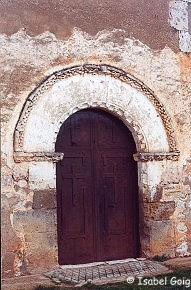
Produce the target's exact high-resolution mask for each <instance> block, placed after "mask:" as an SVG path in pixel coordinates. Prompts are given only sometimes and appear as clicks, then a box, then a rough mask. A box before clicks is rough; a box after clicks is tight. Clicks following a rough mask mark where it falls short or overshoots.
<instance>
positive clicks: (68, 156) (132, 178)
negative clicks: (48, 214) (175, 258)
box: [56, 109, 139, 264]
mask: <svg viewBox="0 0 191 290" xmlns="http://www.w3.org/2000/svg"><path fill="white" fill-rule="evenodd" d="M56 151H57V152H64V154H65V155H64V159H63V160H62V161H60V162H58V163H57V170H56V176H57V214H58V253H59V263H60V264H78V263H87V262H92V261H105V260H115V259H124V258H128V257H137V256H138V254H139V236H138V193H137V192H138V190H137V165H136V162H135V161H134V160H133V153H135V151H136V148H135V143H134V140H133V137H132V134H131V132H130V131H129V130H128V129H127V127H126V126H125V125H124V124H123V123H122V121H120V120H118V119H117V118H115V117H114V116H112V115H110V114H108V113H106V112H103V111H101V110H95V109H86V110H81V111H79V112H77V113H75V114H73V115H72V116H71V117H69V118H68V119H67V120H66V121H65V122H64V123H63V125H62V126H61V128H60V131H59V133H58V137H57V141H56Z"/></svg>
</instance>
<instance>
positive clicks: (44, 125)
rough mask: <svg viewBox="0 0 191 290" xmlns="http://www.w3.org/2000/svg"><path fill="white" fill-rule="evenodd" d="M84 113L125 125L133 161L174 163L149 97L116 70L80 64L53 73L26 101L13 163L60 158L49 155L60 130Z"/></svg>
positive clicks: (169, 132)
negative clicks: (105, 114) (102, 113)
mask: <svg viewBox="0 0 191 290" xmlns="http://www.w3.org/2000/svg"><path fill="white" fill-rule="evenodd" d="M88 107H97V108H101V109H103V110H107V111H109V112H110V113H112V114H114V115H116V116H118V117H119V118H120V119H121V120H122V121H123V122H124V123H125V124H126V126H127V127H128V128H129V129H130V130H131V131H132V134H133V136H134V139H135V142H136V146H137V151H138V154H137V156H136V158H137V159H138V160H142V161H147V160H153V159H155V160H162V159H165V158H167V159H173V158H174V159H177V158H178V155H179V152H178V150H177V146H176V140H175V136H174V131H173V128H172V125H171V120H170V118H169V116H168V115H167V113H166V111H165V108H164V106H163V105H162V104H161V103H160V101H159V100H158V99H157V97H156V96H155V95H154V93H153V92H152V91H151V90H150V89H149V88H147V87H146V86H145V85H144V84H143V83H142V82H140V81H139V80H137V79H136V78H135V77H133V76H131V75H129V74H128V73H126V72H125V71H123V70H121V69H118V68H115V67H113V66H110V65H106V64H104V65H95V64H86V65H82V66H74V67H70V68H66V69H63V70H61V71H57V72H55V73H53V74H52V75H50V76H49V77H47V79H46V80H44V81H43V82H42V83H41V84H40V85H39V86H38V87H37V88H36V89H35V90H34V91H33V92H32V93H31V94H30V95H29V96H28V98H27V100H26V102H25V104H24V107H23V110H22V112H21V115H20V117H19V120H18V122H17V125H16V128H15V132H14V156H15V160H16V161H21V160H22V158H23V159H26V160H27V159H28V160H30V159H34V158H37V159H38V158H40V159H42V158H45V159H46V158H47V159H48V158H50V159H51V158H55V159H57V158H58V159H59V158H62V156H60V157H59V156H55V155H54V154H53V152H54V150H55V141H56V137H57V133H58V131H59V128H60V126H61V124H62V123H63V122H64V121H65V120H66V119H67V118H68V117H69V116H70V115H71V114H73V113H74V112H76V111H78V110H81V109H84V108H88ZM51 154H52V155H51ZM53 155H54V156H53Z"/></svg>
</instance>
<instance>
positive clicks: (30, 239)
mask: <svg viewBox="0 0 191 290" xmlns="http://www.w3.org/2000/svg"><path fill="white" fill-rule="evenodd" d="M37 2H38V1H37ZM37 2H34V1H30V2H29V5H28V6H26V7H25V5H24V6H23V7H24V8H23V11H25V13H24V12H22V10H21V9H17V10H16V9H14V5H15V4H14V5H12V6H11V8H10V7H9V5H8V4H6V3H8V2H7V1H2V2H1V4H0V5H1V6H2V7H1V8H2V9H1V11H5V10H6V11H7V12H6V13H4V12H3V16H2V17H1V21H0V28H1V32H2V34H1V35H0V55H1V67H0V74H1V90H0V92H1V96H2V105H3V108H2V263H3V273H4V276H7V277H12V276H14V275H21V274H28V273H35V272H41V271H44V270H45V269H46V268H50V267H52V266H55V265H56V264H57V237H56V196H55V195H56V190H55V163H54V162H53V161H56V160H57V159H59V158H62V156H52V155H49V156H47V155H46V156H44V155H43V154H41V153H42V151H46V152H48V153H51V154H52V153H53V151H54V142H55V136H56V133H57V132H58V130H59V126H60V125H61V123H62V122H63V121H64V119H65V118H66V117H67V116H68V115H70V114H72V113H73V112H74V111H76V110H79V109H80V108H82V105H85V107H87V106H90V105H91V106H96V107H101V108H102V109H106V110H109V111H110V112H111V113H114V114H115V115H116V114H117V115H118V117H119V118H121V119H122V120H123V121H124V122H125V123H126V125H127V126H129V128H130V129H131V131H132V133H133V135H134V138H135V140H136V143H137V150H138V151H140V152H143V153H144V154H146V155H144V154H142V155H141V157H140V156H139V158H138V167H139V191H140V192H139V196H140V223H141V226H140V229H141V230H140V231H141V233H140V234H141V245H142V255H143V256H150V257H151V256H155V255H166V256H170V257H174V256H179V255H180V256H181V255H189V253H190V252H191V234H190V231H191V224H190V217H191V211H190V208H191V200H190V198H191V184H190V172H191V168H190V164H191V163H190V162H191V146H190V140H191V124H190V114H191V86H190V84H191V55H190V54H189V53H183V52H180V51H179V50H178V34H177V32H176V31H175V30H174V29H173V28H170V25H169V24H168V12H169V11H168V4H169V3H168V1H164V2H165V5H166V10H165V11H164V12H163V13H162V18H161V17H159V16H160V14H159V10H160V5H159V6H158V4H157V5H156V6H157V7H155V5H154V4H153V3H152V1H151V3H152V9H151V13H150V15H147V11H144V9H141V11H143V17H140V18H139V19H137V20H136V23H137V26H136V25H133V28H132V30H131V29H130V27H131V24H132V23H134V24H135V16H133V15H135V14H136V13H135V12H136V11H135V12H133V14H132V13H131V12H132V11H133V7H134V6H133V5H134V4H133V3H131V4H129V5H130V7H129V8H128V9H127V13H126V14H125V16H126V17H127V16H128V13H129V15H132V16H131V17H129V18H128V17H127V18H128V21H125V20H124V18H123V17H122V18H121V20H116V19H115V18H113V20H112V21H106V20H105V18H104V17H103V18H102V17H101V15H99V13H98V11H99V9H101V11H102V9H103V7H99V5H97V6H94V4H91V5H92V6H91V7H92V11H91V13H90V14H91V17H93V14H94V15H96V16H95V19H98V20H99V19H100V24H99V21H98V20H97V24H96V25H95V23H94V22H91V21H90V22H91V25H89V22H87V24H86V27H84V23H85V19H84V20H83V21H82V22H80V19H81V18H80V17H79V18H78V19H76V20H75V21H74V24H73V23H72V20H71V19H72V15H73V14H72V12H71V10H70V9H69V6H67V5H66V7H68V8H67V9H68V11H69V10H70V11H69V12H68V14H67V15H68V16H66V15H65V14H61V16H62V17H63V19H65V24H66V23H67V25H64V23H62V25H61V22H60V21H61V20H59V19H61V18H62V17H61V16H60V18H59V17H58V19H57V14H55V13H56V12H55V11H54V12H53V16H52V18H51V17H50V14H51V13H50V10H49V9H50V7H44V6H43V5H45V6H46V3H45V2H46V1H45V2H43V1H42V6H38V5H37ZM130 2H131V1H130ZM142 2H144V1H140V4H139V5H141V3H142ZM149 2H150V1H149ZM161 2H162V1H161ZM15 3H16V2H15ZM35 3H36V4H35ZM59 3H61V2H59ZM157 3H158V1H157ZM65 4H67V1H66V3H65ZM6 5H8V6H6ZM18 5H20V4H19V3H18ZM59 5H61V4H59ZM59 5H58V8H59ZM80 5H82V4H80ZM80 5H79V6H75V5H74V7H73V9H74V11H76V10H75V9H77V8H76V7H78V9H80V7H81V6H80ZM89 5H90V4H89ZM113 5H114V4H113ZM37 6H38V7H39V9H40V10H39V9H37V10H38V11H37V10H36V8H35V7H37ZM18 7H20V6H18ZM31 7H32V8H31ZM40 7H41V8H40ZM43 7H44V8H43ZM109 7H110V6H109ZM120 7H121V8H120ZM42 8H43V9H42ZM98 8H99V9H98ZM122 8H124V4H123V1H121V4H120V5H119V7H118V9H119V10H120V9H121V10H120V11H122V10H124V9H122ZM140 8H141V6H140ZM3 9H5V10H3ZM13 9H14V12H13V11H12V10H13ZM31 9H32V10H31ZM104 9H106V8H104ZM112 9H114V6H112V5H111V7H110V8H109V9H108V13H109V14H108V13H107V15H110V17H109V16H107V18H108V17H109V19H111V18H112V17H114V15H115V13H114V12H112V11H113V10H112ZM55 10H56V9H55ZM114 10H115V9H114ZM29 11H32V12H31V14H29ZM39 11H40V12H39ZM42 11H44V12H42ZM66 11H67V10H66ZM81 11H82V12H83V11H85V12H84V13H87V14H85V15H86V17H87V15H89V14H88V13H89V12H87V11H88V9H87V8H86V7H83V6H82V8H81ZM95 11H96V12H95ZM104 11H105V10H104ZM128 11H129V12H128ZM51 12H52V9H51ZM82 12H81V13H82ZM22 13H23V15H25V16H24V17H20V16H19V15H22ZM59 13H64V12H62V9H59ZM95 13H96V14H95ZM100 13H101V14H102V13H103V12H100ZM123 13H125V12H123ZM160 13H161V12H160ZM27 15H28V16H27ZM39 15H40V16H42V15H43V17H40V16H39ZM64 15H65V16H64ZM77 15H78V14H77ZM82 15H83V13H82ZM144 15H146V17H147V19H149V21H150V22H149V23H153V19H155V22H154V23H156V24H154V26H152V25H148V23H145V24H144V19H145V16H144ZM154 15H156V17H154ZM37 16H38V17H37ZM45 16H46V17H45ZM64 17H65V18H64ZM96 17H97V18H96ZM157 17H158V18H157ZM160 18H161V19H162V20H161V22H160V21H159V19H160ZM34 19H38V21H39V25H38V26H35V21H34ZM50 19H54V21H53V20H51V21H50ZM86 19H89V18H88V17H87V18H86ZM91 19H92V18H91ZM95 19H94V21H95ZM156 19H158V22H157V21H156ZM7 20H10V21H14V25H13V24H12V25H7V26H6V25H4V23H5V21H7ZM27 21H28V22H27ZM57 21H58V23H57ZM62 21H64V20H62ZM88 21H89V20H88ZM56 23H57V24H56ZM128 23H129V24H128ZM157 23H158V24H157ZM69 24H70V25H69ZM143 24H144V26H143ZM147 25H148V26H147ZM156 25H158V28H157V26H156ZM74 26H75V27H77V28H74ZM61 27H64V28H62V29H61ZM141 27H144V29H142V30H141ZM149 27H152V31H153V30H155V29H158V31H160V33H159V35H158V37H156V33H154V32H152V33H150V31H149ZM88 28H89V29H88ZM18 30H19V31H18ZM48 30H49V31H48ZM161 31H162V32H161ZM164 31H165V33H164ZM164 35H165V36H164ZM174 36H175V37H174ZM87 64H93V65H97V66H99V65H102V64H107V65H109V66H112V67H115V68H117V69H119V70H120V69H121V70H123V71H124V72H126V73H127V74H129V75H130V76H132V77H133V78H135V79H136V80H138V83H141V84H142V83H143V84H144V87H146V88H149V89H148V90H149V91H151V93H152V94H153V95H154V96H156V98H157V100H159V103H160V104H163V107H164V110H165V112H166V116H167V117H169V118H170V125H171V127H172V129H173V130H174V137H175V139H176V147H177V148H175V149H177V150H179V151H180V156H179V158H178V160H176V159H177V158H175V160H171V158H169V159H170V160H168V158H166V157H165V156H164V155H165V154H166V153H169V152H170V151H171V150H170V149H169V142H168V141H169V136H168V134H167V131H166V129H167V127H168V126H166V127H165V123H164V122H163V121H164V120H162V117H161V115H160V114H159V112H158V111H157V110H156V109H155V107H154V106H151V104H150V101H148V102H147V100H149V99H148V98H147V97H148V96H147V97H146V96H145V95H144V93H141V94H140V92H139V90H138V89H137V88H135V87H134V88H133V85H132V84H126V83H124V82H122V81H121V80H118V79H116V78H114V77H113V78H112V77H110V76H105V75H100V74H98V75H97V73H96V74H88V76H87V77H89V79H90V80H89V84H90V83H91V82H92V85H91V86H90V85H89V86H87V82H85V81H84V82H83V81H82V80H85V78H86V76H85V77H84V76H81V77H79V76H77V80H78V83H77V84H75V77H68V78H67V80H63V81H62V82H61V83H60V84H55V87H52V86H51V87H50V88H48V90H47V91H46V92H43V94H42V96H43V97H42V98H39V101H37V103H36V104H35V106H34V107H33V109H32V111H31V113H30V115H29V117H28V121H27V122H26V126H25V128H24V132H25V134H24V143H23V146H24V147H23V148H24V149H23V151H22V152H21V151H17V156H16V158H14V148H17V144H15V142H16V139H15V127H16V124H17V122H18V120H19V118H20V115H21V111H22V108H24V107H25V105H24V104H25V101H26V100H27V98H28V97H30V96H31V92H32V94H33V95H34V92H37V91H38V88H41V87H42V86H43V84H45V83H46V80H47V78H48V77H49V76H51V75H52V74H53V73H54V72H59V71H61V70H63V69H66V68H71V67H73V66H82V65H87ZM79 84H81V87H80V88H81V93H80V90H78V88H79ZM67 86H68V90H67V89H66V87H67ZM75 86H76V87H77V90H76V89H73V91H72V87H73V88H75ZM108 87H110V88H111V89H110V92H109V94H108V90H107V88H108ZM90 89H91V92H90V91H89V90H90ZM104 90H105V91H104ZM133 90H135V93H133ZM85 93H86V95H85ZM139 94H140V95H139ZM75 98H76V99H75ZM120 98H121V99H120ZM136 98H137V99H136ZM130 99H132V100H134V103H133V101H132V103H131V104H134V105H133V106H132V107H131V109H129V111H128V100H130ZM135 100H137V101H136V102H135ZM139 101H140V104H139ZM141 102H142V103H143V104H147V105H146V106H141ZM146 102H147V103H146ZM56 104H57V106H56ZM62 104H63V105H62ZM136 104H137V105H136ZM61 105H62V106H61ZM112 106H113V107H112ZM60 108H63V110H61V109H60ZM116 108H117V109H116ZM129 108H130V103H129ZM135 108H136V109H135ZM145 108H146V109H145ZM153 108H154V109H153ZM59 109H60V114H61V115H59ZM54 112H56V113H55V114H54ZM64 112H65V114H66V115H62V114H63V113H64ZM125 112H126V114H125ZM141 114H142V115H141ZM129 116H130V117H131V118H130V119H131V120H130V119H128V117H129ZM144 116H145V117H144ZM153 116H155V117H153ZM59 118H60V119H59ZM132 119H134V120H136V122H134V124H133V123H132V121H133V120H132ZM152 120H155V121H156V123H155V122H154V123H152ZM46 121H47V122H46ZM58 121H59V122H60V123H59V122H58ZM58 123H59V124H60V125H58ZM149 124H150V126H149ZM47 126H48V127H47ZM56 126H57V127H56ZM43 128H44V130H43ZM155 128H157V129H156V130H157V131H156V130H155ZM159 128H160V129H159ZM39 130H41V131H39ZM138 132H139V134H138ZM45 137H46V138H45ZM47 140H48V141H47ZM140 140H143V141H144V142H142V144H143V145H144V144H145V146H144V147H142V148H141V146H140V148H139V147H138V146H139V144H141V142H140ZM153 140H154V142H153ZM13 143H14V144H13ZM45 149H46V150H45ZM161 151H162V152H161ZM23 152H24V153H31V152H33V153H34V152H35V153H38V154H37V155H36V157H35V158H34V155H32V157H30V156H31V155H30V154H29V155H27V156H28V157H27V158H26V155H23ZM21 153H22V154H21ZM147 153H149V154H150V153H163V155H162V157H161V156H159V155H157V154H156V155H155V157H153V155H152V154H151V155H149V154H147ZM19 154H21V155H19ZM19 156H21V157H22V158H23V159H22V158H21V157H19ZM23 156H24V157H23ZM39 156H40V157H39ZM145 156H146V157H145ZM167 156H168V154H167ZM53 157H54V158H53ZM141 158H142V159H141ZM144 158H146V161H147V162H145V160H144ZM149 158H150V159H151V160H150V161H149ZM30 159H31V160H30ZM53 159H54V160H53ZM157 159H159V160H157ZM18 161H21V162H20V163H18ZM161 237H163V238H162V239H161Z"/></svg>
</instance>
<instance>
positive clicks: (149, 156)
mask: <svg viewBox="0 0 191 290" xmlns="http://www.w3.org/2000/svg"><path fill="white" fill-rule="evenodd" d="M179 156H180V152H179V151H173V152H156V153H149V152H138V153H136V154H134V155H133V157H134V160H135V161H141V162H148V161H162V160H165V159H166V160H173V161H177V160H178V158H179Z"/></svg>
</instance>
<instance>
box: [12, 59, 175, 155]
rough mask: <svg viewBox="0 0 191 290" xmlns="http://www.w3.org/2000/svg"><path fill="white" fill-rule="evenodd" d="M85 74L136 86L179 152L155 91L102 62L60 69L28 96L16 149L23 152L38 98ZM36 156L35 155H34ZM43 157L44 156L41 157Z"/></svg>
mask: <svg viewBox="0 0 191 290" xmlns="http://www.w3.org/2000/svg"><path fill="white" fill-rule="evenodd" d="M85 74H93V75H98V74H101V75H108V76H111V77H113V78H116V79H119V80H121V81H122V82H125V83H127V84H129V85H130V86H132V87H134V88H136V89H137V90H139V91H141V92H142V93H143V94H144V95H146V96H147V98H148V99H149V100H150V101H151V103H152V104H153V105H154V107H155V109H156V111H157V112H158V114H159V115H160V117H161V119H162V121H163V124H164V128H165V130H166V134H167V138H168V143H169V149H170V150H169V151H170V152H177V151H178V150H177V146H176V140H175V136H174V131H173V128H172V125H171V120H170V117H169V116H168V115H167V113H166V110H165V108H164V106H163V105H162V104H161V103H160V101H159V100H158V99H157V97H156V96H155V94H154V92H153V91H152V90H150V89H149V88H148V87H147V86H146V85H144V84H143V83H142V82H141V81H139V80H138V79H136V78H135V77H133V76H132V75H130V74H128V73H126V72H125V71H123V70H121V69H118V68H116V67H113V66H111V65H107V64H102V65H97V64H84V65H80V66H73V67H69V68H66V69H63V70H60V71H57V72H55V73H53V74H52V75H50V76H49V77H47V79H45V80H44V81H43V82H42V83H41V84H40V85H39V86H38V87H37V88H36V89H35V90H34V91H33V92H31V94H30V95H29V96H28V98H27V100H26V102H25V104H24V107H23V110H22V112H21V115H20V118H19V120H18V123H17V125H16V128H15V132H14V151H15V152H19V151H20V152H22V151H23V141H24V130H25V125H26V123H27V120H28V117H29V115H30V112H31V110H32V108H33V106H34V105H35V104H36V103H37V101H38V99H39V98H40V97H41V96H42V95H43V94H44V93H45V92H46V91H48V90H49V89H50V88H51V87H52V86H53V85H54V84H55V83H56V82H57V81H59V80H62V79H66V78H69V77H71V76H75V75H85ZM33 158H34V156H33ZM40 158H42V157H40Z"/></svg>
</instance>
